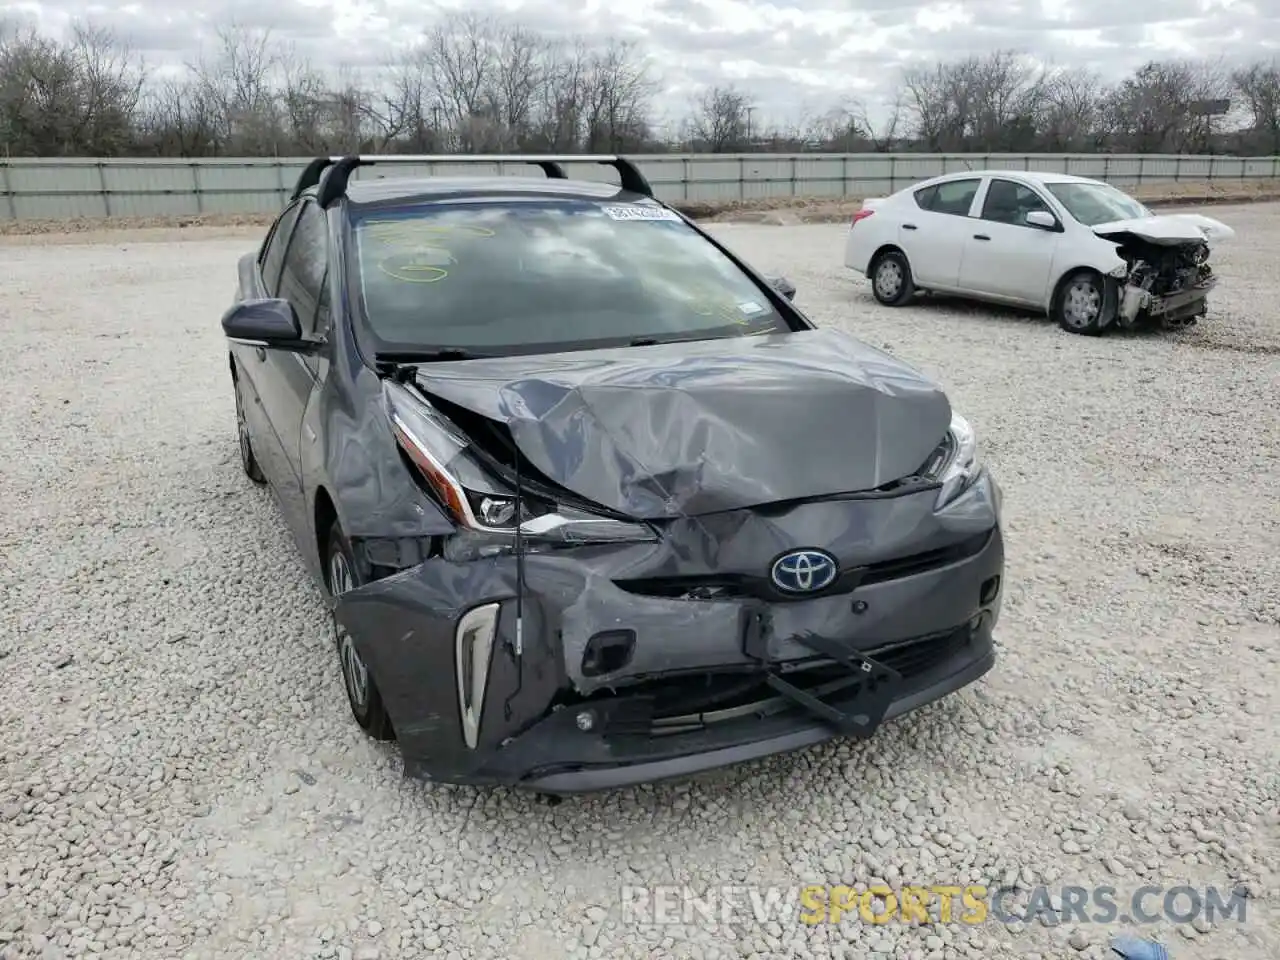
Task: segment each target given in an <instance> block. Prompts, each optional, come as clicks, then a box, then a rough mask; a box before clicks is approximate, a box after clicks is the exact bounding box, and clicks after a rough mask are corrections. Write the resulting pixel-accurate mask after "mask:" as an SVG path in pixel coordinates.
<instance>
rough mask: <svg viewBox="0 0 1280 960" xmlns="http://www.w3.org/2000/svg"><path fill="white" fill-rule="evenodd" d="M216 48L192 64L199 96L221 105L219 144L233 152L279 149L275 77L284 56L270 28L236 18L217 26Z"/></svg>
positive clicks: (257, 152)
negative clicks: (258, 27)
mask: <svg viewBox="0 0 1280 960" xmlns="http://www.w3.org/2000/svg"><path fill="white" fill-rule="evenodd" d="M216 36H217V52H216V55H215V56H214V58H213V59H212V60H205V59H203V58H201V59H200V60H199V61H198V62H197V63H195V64H192V65H189V67H188V69H189V70H190V72H191V74H192V75H193V77H194V80H195V83H196V86H197V88H198V89H199V90H200V96H201V97H202V98H203V99H205V100H207V101H208V102H209V103H212V104H214V105H215V106H216V108H217V112H218V120H217V122H218V147H219V149H220V150H224V151H228V152H233V153H249V154H263V153H267V154H270V153H275V152H277V148H278V146H279V143H280V139H281V132H282V131H281V129H280V111H279V106H280V104H279V96H278V91H277V89H276V88H275V86H274V84H273V76H274V75H275V74H276V73H277V72H278V71H280V70H282V69H283V67H284V66H285V62H284V61H285V57H284V54H283V51H281V50H280V49H279V48H278V47H277V45H276V44H275V42H274V40H273V38H272V35H271V31H270V30H261V29H253V28H249V27H246V26H243V25H242V24H240V23H237V22H232V23H230V24H228V25H226V26H224V27H221V28H219V29H218V30H217V33H216Z"/></svg>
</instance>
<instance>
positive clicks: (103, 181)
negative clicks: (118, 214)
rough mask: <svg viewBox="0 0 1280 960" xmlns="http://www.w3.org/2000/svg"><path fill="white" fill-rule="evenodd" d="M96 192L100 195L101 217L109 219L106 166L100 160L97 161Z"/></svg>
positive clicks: (109, 198)
mask: <svg viewBox="0 0 1280 960" xmlns="http://www.w3.org/2000/svg"><path fill="white" fill-rule="evenodd" d="M98 190H99V191H101V193H102V215H103V216H104V217H110V216H111V197H110V195H108V193H107V165H106V163H105V162H103V161H102V160H99V161H98Z"/></svg>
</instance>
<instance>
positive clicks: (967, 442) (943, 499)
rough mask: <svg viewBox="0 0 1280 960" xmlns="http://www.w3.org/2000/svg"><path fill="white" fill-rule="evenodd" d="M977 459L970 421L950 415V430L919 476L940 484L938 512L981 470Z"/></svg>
mask: <svg viewBox="0 0 1280 960" xmlns="http://www.w3.org/2000/svg"><path fill="white" fill-rule="evenodd" d="M981 466H982V464H981V462H980V460H979V458H978V438H977V435H976V434H975V433H974V432H973V427H972V426H970V424H969V421H968V420H966V419H965V418H964V417H962V416H960V414H958V413H954V412H953V413H952V414H951V426H950V427H948V428H947V435H946V436H945V437H943V439H942V442H941V443H940V444H938V446H937V448H936V449H935V450H934V451H933V453H932V454H930V455H929V459H928V460H927V461H926V462H925V465H924V468H923V469H922V470H921V471H920V473H921V475H922V476H926V477H929V478H930V479H931V480H937V481H938V482H939V483H941V484H942V489H941V490H939V491H938V500H937V504H936V505H935V506H936V508H937V509H941V508H942V507H945V506H946V505H947V504H948V503H950V502H951V501H952V500H954V499H955V498H956V497H958V496H959V495H960V494H961V493H962V492H964V490H965V489H966V488H968V486H969V484H971V483H972V482H973V479H974V477H976V476H977V475H978V471H979V470H980V469H981Z"/></svg>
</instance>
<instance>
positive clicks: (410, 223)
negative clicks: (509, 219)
mask: <svg viewBox="0 0 1280 960" xmlns="http://www.w3.org/2000/svg"><path fill="white" fill-rule="evenodd" d="M363 227H364V232H365V233H367V234H368V235H369V236H370V237H371V238H372V239H373V240H376V241H377V242H378V243H380V244H382V245H383V246H384V247H389V248H391V249H390V252H389V253H388V254H387V255H386V256H384V257H382V258H381V259H379V260H378V261H377V264H378V269H379V270H380V271H382V272H383V273H385V274H386V275H387V276H388V277H391V278H392V279H393V280H399V281H401V282H403V283H439V282H440V281H441V280H443V279H445V278H446V277H447V276H449V271H448V270H446V269H445V268H444V267H442V266H440V265H439V263H438V261H439V260H440V259H441V256H442V255H443V257H445V258H447V259H448V260H449V261H450V262H454V263H456V262H457V261H456V260H455V258H454V255H453V251H452V250H450V249H449V248H448V247H446V246H445V245H444V242H445V241H446V240H448V239H451V238H452V239H463V238H467V239H485V238H488V237H493V236H496V234H495V233H494V231H492V230H490V229H489V228H488V227H478V226H475V225H474V224H456V225H454V224H438V223H428V222H425V221H422V220H366V221H365V222H364V225H363ZM431 261H437V262H431Z"/></svg>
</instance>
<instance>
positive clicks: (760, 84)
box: [0, 0, 1280, 123]
mask: <svg viewBox="0 0 1280 960" xmlns="http://www.w3.org/2000/svg"><path fill="white" fill-rule="evenodd" d="M464 7H466V8H469V9H471V10H474V11H476V12H481V13H483V12H487V11H493V12H495V13H501V14H505V15H506V16H509V17H512V18H515V19H518V20H520V21H523V22H524V23H526V24H527V25H529V26H532V27H536V28H539V29H542V30H546V31H548V32H554V33H579V34H586V35H597V36H603V35H610V34H611V35H614V36H620V37H627V38H633V39H635V40H637V41H639V42H640V43H642V44H643V46H644V47H645V49H646V50H647V51H648V53H649V55H650V58H651V61H652V63H653V66H654V70H655V73H657V74H658V75H659V76H661V77H662V78H663V81H664V82H663V95H662V98H661V100H660V103H659V108H660V111H661V113H662V114H663V117H662V119H663V120H674V119H675V117H677V116H678V115H679V114H681V113H683V112H685V111H686V110H687V108H688V104H689V102H690V101H691V100H692V98H693V97H694V96H695V95H696V92H697V90H698V89H699V88H700V87H701V86H702V85H707V84H715V83H734V84H736V85H737V86H739V87H740V88H742V89H744V90H747V91H749V92H750V93H751V94H752V95H753V96H754V98H755V102H756V103H757V105H758V109H757V113H756V117H757V119H758V120H760V121H762V122H764V123H768V122H770V121H775V120H785V119H788V118H793V117H794V115H795V114H796V113H797V112H801V113H809V114H816V113H820V112H822V111H823V110H825V109H826V108H828V107H830V106H831V105H833V104H834V103H836V102H839V101H840V100H841V99H842V98H847V97H854V98H859V99H861V100H863V101H864V102H867V103H868V104H869V105H870V106H871V108H872V110H873V112H876V113H878V112H881V111H882V110H883V107H882V106H879V109H877V107H878V105H882V104H884V103H886V102H887V101H888V99H889V98H890V93H891V87H892V85H893V81H894V79H895V77H896V76H897V74H898V71H899V70H900V68H901V65H902V64H903V63H904V62H906V61H910V60H916V61H923V62H936V61H937V60H939V59H941V58H948V57H954V56H959V55H962V54H970V53H982V52H985V51H989V50H994V49H1000V48H1015V49H1019V50H1023V51H1026V52H1028V53H1031V54H1033V55H1035V56H1036V57H1038V58H1040V59H1042V60H1046V61H1049V62H1053V63H1056V64H1062V65H1084V66H1088V67H1091V68H1093V69H1096V70H1098V71H1099V72H1101V73H1103V74H1104V75H1106V76H1108V77H1115V76H1119V75H1122V74H1123V73H1125V72H1126V71H1127V70H1130V69H1132V68H1133V67H1135V66H1137V65H1138V64H1140V63H1141V62H1143V61H1144V60H1149V59H1153V58H1163V57H1188V56H1190V57H1195V56H1209V55H1212V56H1219V55H1220V56H1222V57H1224V58H1227V59H1228V60H1230V61H1234V60H1247V59H1255V58H1265V59H1268V60H1269V59H1271V58H1272V57H1277V56H1280V0H938V2H928V0H844V2H843V3H841V2H839V0H807V2H806V0H791V2H787V0H775V2H765V0H652V3H645V2H643V0H469V2H468V0H434V2H433V0H427V2H422V0H266V2H264V0H0V18H4V17H6V16H8V17H10V18H13V17H14V16H17V17H21V18H23V19H29V20H34V21H35V22H36V23H38V25H39V26H40V27H41V28H42V29H47V30H50V31H58V30H60V29H62V28H64V27H65V25H66V24H67V23H68V22H69V21H70V20H71V19H72V18H76V17H80V18H88V19H90V20H93V21H95V22H97V23H101V24H104V25H109V26H111V27H113V28H115V29H116V30H118V31H119V32H120V33H122V34H125V35H128V36H129V37H131V38H132V40H133V42H134V44H135V46H136V47H138V48H139V49H141V50H142V51H143V52H144V53H145V56H146V58H147V60H148V62H150V63H151V64H153V65H156V66H161V65H166V64H167V65H170V66H177V65H180V64H182V63H183V62H184V61H190V60H192V59H194V58H196V57H198V56H199V54H200V50H201V45H202V43H203V44H205V46H206V49H208V43H209V37H210V33H211V29H212V27H213V26H214V25H215V24H217V23H218V22H226V21H230V20H235V21H238V22H240V23H242V24H244V25H247V26H261V27H270V28H273V30H274V31H275V33H276V35H277V36H279V37H281V38H284V39H288V40H290V41H293V42H294V43H295V44H296V47H297V49H298V50H299V51H300V52H304V53H307V54H309V55H311V56H313V57H314V58H315V59H316V60H317V61H321V62H329V63H333V64H338V63H344V64H349V65H352V66H367V65H370V64H377V63H380V62H384V61H385V59H386V58H387V57H388V56H389V55H390V54H391V53H392V52H393V51H394V49H395V48H396V47H399V46H403V45H405V44H408V43H411V42H412V41H413V39H414V38H415V37H416V36H418V35H420V33H421V31H422V30H423V28H424V27H426V26H429V25H430V24H431V23H432V22H433V20H434V19H435V18H437V17H441V16H446V15H447V14H448V13H449V12H450V11H451V10H457V9H462V8H464ZM1268 38H1269V39H1268Z"/></svg>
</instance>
